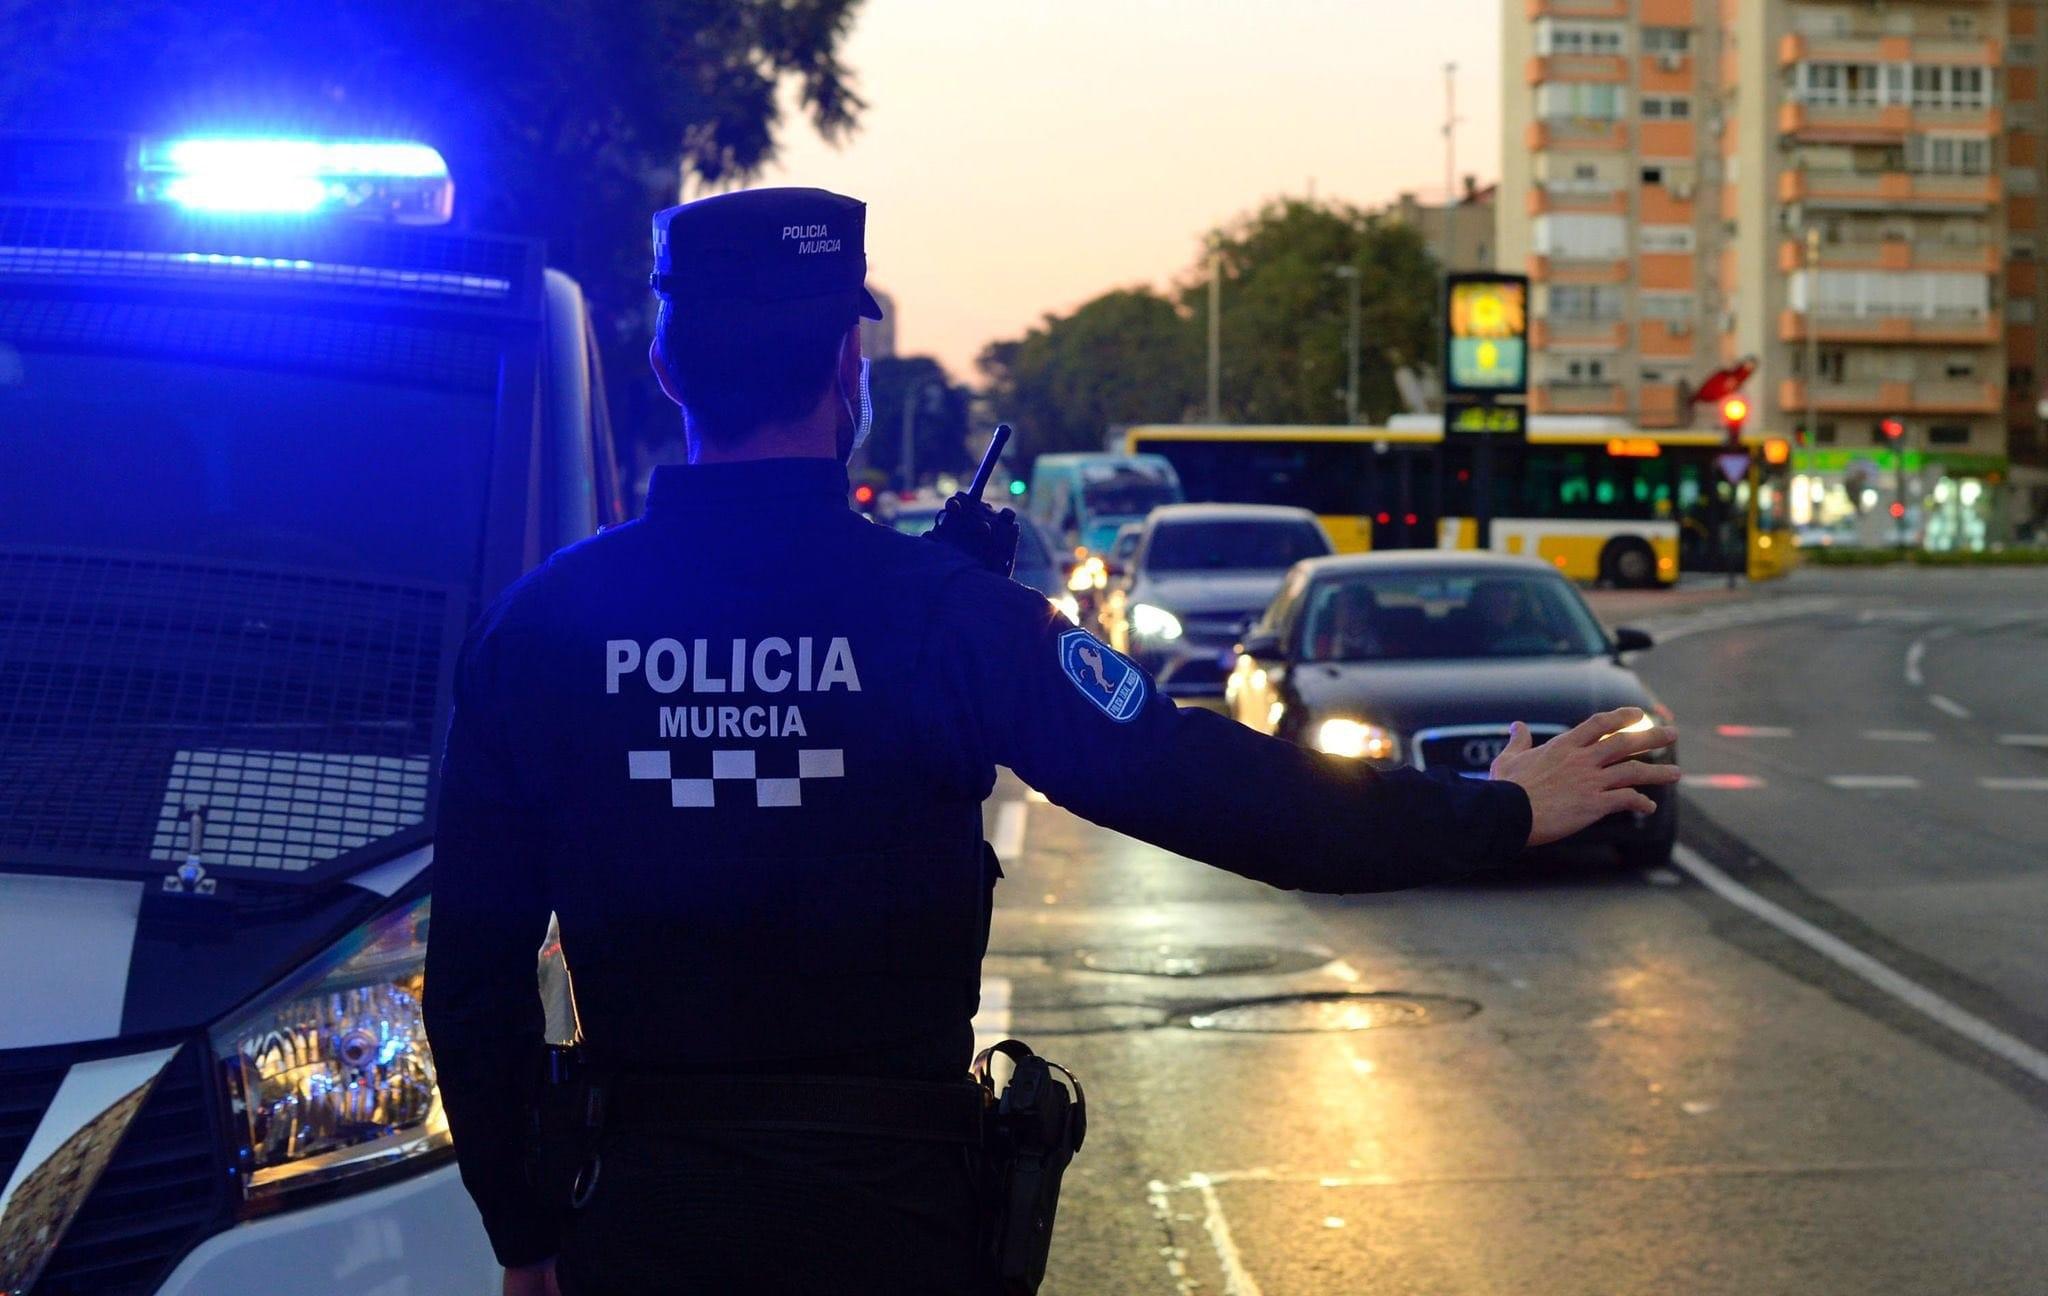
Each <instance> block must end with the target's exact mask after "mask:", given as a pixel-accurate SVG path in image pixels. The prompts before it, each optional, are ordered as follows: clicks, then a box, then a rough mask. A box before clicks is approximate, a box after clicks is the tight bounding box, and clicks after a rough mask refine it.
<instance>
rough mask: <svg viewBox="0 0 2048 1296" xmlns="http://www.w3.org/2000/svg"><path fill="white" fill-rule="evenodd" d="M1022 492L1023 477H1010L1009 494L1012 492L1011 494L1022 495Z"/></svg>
mask: <svg viewBox="0 0 2048 1296" xmlns="http://www.w3.org/2000/svg"><path fill="white" fill-rule="evenodd" d="M1023 493H1024V479H1023V478H1022V477H1012V478H1010V494H1012V495H1022V494H1023Z"/></svg>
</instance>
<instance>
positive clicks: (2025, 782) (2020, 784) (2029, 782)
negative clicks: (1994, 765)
mask: <svg viewBox="0 0 2048 1296" xmlns="http://www.w3.org/2000/svg"><path fill="white" fill-rule="evenodd" d="M1977 786H1979V787H1983V788H1989V789H1990V790H1991V791H1993V792H2048V778H1980V779H1978V780H1977Z"/></svg>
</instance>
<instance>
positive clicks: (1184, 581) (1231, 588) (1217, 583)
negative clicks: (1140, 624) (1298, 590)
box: [1131, 571, 1287, 615]
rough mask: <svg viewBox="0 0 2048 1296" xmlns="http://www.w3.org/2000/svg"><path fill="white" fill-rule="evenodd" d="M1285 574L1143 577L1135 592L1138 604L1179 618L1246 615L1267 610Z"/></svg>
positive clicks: (1256, 573)
mask: <svg viewBox="0 0 2048 1296" xmlns="http://www.w3.org/2000/svg"><path fill="white" fill-rule="evenodd" d="M1286 575H1287V573H1286V572H1284V571H1213V572H1188V573H1186V574H1182V573H1179V572H1175V573H1174V574H1172V575H1170V576H1155V575H1152V574H1150V573H1147V574H1144V575H1141V576H1140V577H1139V578H1138V581H1137V584H1136V585H1134V586H1132V588H1131V600H1132V602H1135V603H1151V604H1153V605H1155V606H1158V607H1163V608H1165V609H1166V610H1167V611H1169V612H1172V613H1174V614H1176V615H1179V614H1181V613H1185V612H1243V611H1247V610H1254V609H1260V610H1262V609H1264V608H1265V606H1266V605H1267V604H1268V603H1271V602H1272V601H1273V596H1274V595H1275V594H1277V593H1279V592H1280V582H1281V580H1282V579H1284V578H1285V577H1286Z"/></svg>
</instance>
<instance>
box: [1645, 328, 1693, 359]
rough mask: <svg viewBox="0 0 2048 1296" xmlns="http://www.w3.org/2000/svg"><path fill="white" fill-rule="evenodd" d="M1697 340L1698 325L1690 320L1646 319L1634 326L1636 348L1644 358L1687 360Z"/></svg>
mask: <svg viewBox="0 0 2048 1296" xmlns="http://www.w3.org/2000/svg"><path fill="white" fill-rule="evenodd" d="M1698 338H1699V332H1698V325H1696V324H1694V323H1693V322H1692V321H1691V320H1667V319H1654V318H1646V319H1644V320H1642V321H1641V322H1640V323H1638V324H1637V325H1636V348H1637V350H1639V351H1641V352H1642V353H1643V354H1644V355H1645V356H1657V357H1661V358H1663V359H1667V360H1669V359H1676V358H1680V357H1686V358H1689V357H1691V355H1692V354H1693V352H1694V350H1695V349H1696V343H1697V341H1698Z"/></svg>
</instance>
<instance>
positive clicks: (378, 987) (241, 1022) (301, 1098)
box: [213, 896, 509, 1210]
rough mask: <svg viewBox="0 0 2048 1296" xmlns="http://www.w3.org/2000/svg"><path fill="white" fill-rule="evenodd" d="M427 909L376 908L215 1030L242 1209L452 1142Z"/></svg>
mask: <svg viewBox="0 0 2048 1296" xmlns="http://www.w3.org/2000/svg"><path fill="white" fill-rule="evenodd" d="M430 905H431V901H430V900H429V899H428V898H427V897H425V896H422V897H420V898H419V899H417V900H414V901H412V902H411V903H409V904H403V905H400V906H398V907H397V908H394V909H390V910H386V911H385V912H384V913H381V914H378V915H377V916H376V917H374V918H372V919H370V920H369V921H368V922H366V923H364V924H363V925H362V926H360V927H358V928H356V929H355V930H354V931H353V932H350V933H349V934H348V935H347V936H346V937H344V938H343V939H342V940H341V941H340V942H338V943H337V944H336V945H334V946H333V947H332V948H331V949H329V950H328V951H327V952H326V953H324V954H322V955H320V956H319V957H318V958H316V959H314V960H313V961H312V962H311V963H309V964H307V965H306V966H305V967H304V968H303V969H301V970H300V971H299V972H298V973H296V974H294V975H293V976H292V977H291V978H289V979H288V980H286V981H285V982H284V983H283V984H281V985H279V986H277V987H276V988H274V989H273V990H271V991H270V992H269V993H268V994H266V995H264V996H263V998H262V999H261V1000H259V1001H258V1002H257V1003H255V1004H254V1005H252V1006H251V1007H249V1008H247V1009H245V1010H243V1011H242V1012H241V1013H239V1014H237V1015H236V1016H235V1017H234V1018H232V1019H230V1020H228V1021H226V1022H223V1023H222V1024H221V1025H220V1026H218V1027H216V1028H215V1029H214V1032H213V1049H214V1055H215V1057H216V1059H217V1060H218V1061H219V1063H220V1067H221V1073H222V1076H223V1079H224V1081H225V1084H226V1088H227V1092H228V1094H229V1097H230V1099H231V1100H232V1105H233V1109H234V1114H235V1117H236V1118H237V1119H236V1120H235V1122H234V1124H233V1127H232V1128H231V1136H232V1137H234V1138H236V1139H237V1141H238V1143H239V1147H238V1149H237V1152H238V1160H239V1162H240V1165H241V1170H242V1183H243V1196H244V1203H245V1208H250V1209H253V1210H262V1209H264V1208H266V1207H268V1206H270V1205H271V1204H272V1203H274V1201H275V1199H276V1198H278V1197H280V1196H282V1195H284V1194H287V1193H291V1192H294V1191H296V1190H298V1189H301V1188H307V1187H312V1186H314V1185H319V1184H330V1183H333V1182H335V1181H336V1180H341V1179H347V1178H349V1177H351V1176H356V1175H363V1174H367V1173H369V1172H372V1171H378V1170H384V1169H386V1168H388V1167H392V1166H396V1165H399V1164H401V1163H404V1162H407V1161H412V1160H417V1159H419V1158H423V1157H427V1156H429V1155H430V1154H432V1153H435V1152H438V1151H441V1150H442V1149H445V1148H447V1147H448V1146H449V1145H450V1141H449V1135H448V1122H447V1118H446V1117H445V1116H444V1115H443V1113H442V1110H441V1095H440V1090H439V1088H438V1086H437V1085H436V1083H435V1078H434V1054H433V1051H432V1049H430V1048H429V1047H428V1045H427V1033H426V1028H425V1025H424V1023H423V1022H422V1020H421V1014H420V989H421V986H422V985H423V984H424V982H425V979H426V976H425V972H426V953H427V916H428V910H429V907H430ZM508 1083H509V1078H508Z"/></svg>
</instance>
